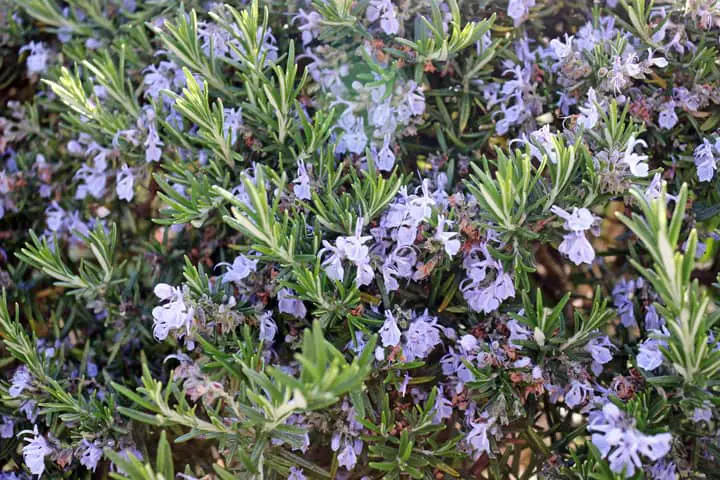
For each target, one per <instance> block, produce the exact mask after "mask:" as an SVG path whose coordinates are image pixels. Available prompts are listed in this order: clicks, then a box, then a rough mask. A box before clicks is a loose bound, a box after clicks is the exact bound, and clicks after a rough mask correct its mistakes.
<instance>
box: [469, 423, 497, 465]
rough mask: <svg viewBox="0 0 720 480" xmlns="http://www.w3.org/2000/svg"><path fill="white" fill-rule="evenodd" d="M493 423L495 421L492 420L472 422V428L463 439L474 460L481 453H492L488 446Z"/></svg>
mask: <svg viewBox="0 0 720 480" xmlns="http://www.w3.org/2000/svg"><path fill="white" fill-rule="evenodd" d="M494 423H495V420H494V419H493V418H488V419H486V421H480V422H473V423H471V424H470V425H471V426H472V427H473V428H472V430H471V431H470V433H468V434H467V436H466V437H465V441H466V442H467V444H468V445H469V446H470V448H471V449H472V452H473V455H474V457H475V458H477V457H479V456H480V455H482V454H483V453H487V454H490V453H492V449H491V446H490V432H491V429H492V428H493V426H494Z"/></svg>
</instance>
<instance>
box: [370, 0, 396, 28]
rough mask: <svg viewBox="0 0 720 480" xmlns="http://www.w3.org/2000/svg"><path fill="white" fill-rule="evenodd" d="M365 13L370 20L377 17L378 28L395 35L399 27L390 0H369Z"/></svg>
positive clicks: (374, 20)
mask: <svg viewBox="0 0 720 480" xmlns="http://www.w3.org/2000/svg"><path fill="white" fill-rule="evenodd" d="M365 15H366V16H367V19H368V20H369V21H371V22H376V21H377V20H378V19H379V20H380V28H382V31H383V32H385V33H386V34H387V35H395V34H397V33H398V30H399V29H400V23H399V22H398V19H397V16H396V14H395V6H394V5H393V3H392V0H370V3H369V4H368V8H367V10H366V12H365Z"/></svg>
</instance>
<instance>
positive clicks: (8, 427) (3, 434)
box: [0, 415, 15, 438]
mask: <svg viewBox="0 0 720 480" xmlns="http://www.w3.org/2000/svg"><path fill="white" fill-rule="evenodd" d="M14 436H15V422H13V419H12V418H10V417H6V416H5V415H3V416H2V423H0V438H13V437H14Z"/></svg>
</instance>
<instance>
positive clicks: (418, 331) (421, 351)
mask: <svg viewBox="0 0 720 480" xmlns="http://www.w3.org/2000/svg"><path fill="white" fill-rule="evenodd" d="M439 344H440V330H439V328H438V326H437V319H436V318H433V317H430V316H428V315H427V313H426V314H423V315H421V316H419V317H418V318H417V319H416V320H414V321H413V322H412V323H410V326H409V327H408V329H407V332H405V345H404V349H403V351H404V352H405V355H406V357H407V358H408V360H415V359H418V358H420V359H422V358H425V357H427V356H428V354H429V353H430V352H431V351H432V350H433V349H434V348H435V347H436V346H437V345H439Z"/></svg>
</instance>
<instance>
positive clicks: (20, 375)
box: [8, 365, 33, 398]
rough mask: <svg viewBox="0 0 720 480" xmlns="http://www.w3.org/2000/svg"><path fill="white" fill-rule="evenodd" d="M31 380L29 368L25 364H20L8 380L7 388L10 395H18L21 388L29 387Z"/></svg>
mask: <svg viewBox="0 0 720 480" xmlns="http://www.w3.org/2000/svg"><path fill="white" fill-rule="evenodd" d="M32 380H33V376H32V374H31V373H30V370H28V368H27V367H26V366H25V365H20V366H19V367H18V368H17V370H15V373H13V376H12V380H10V388H9V389H8V393H9V394H10V397H11V398H17V397H19V396H20V395H21V394H22V392H23V390H25V389H26V388H30V385H31V383H32Z"/></svg>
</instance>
